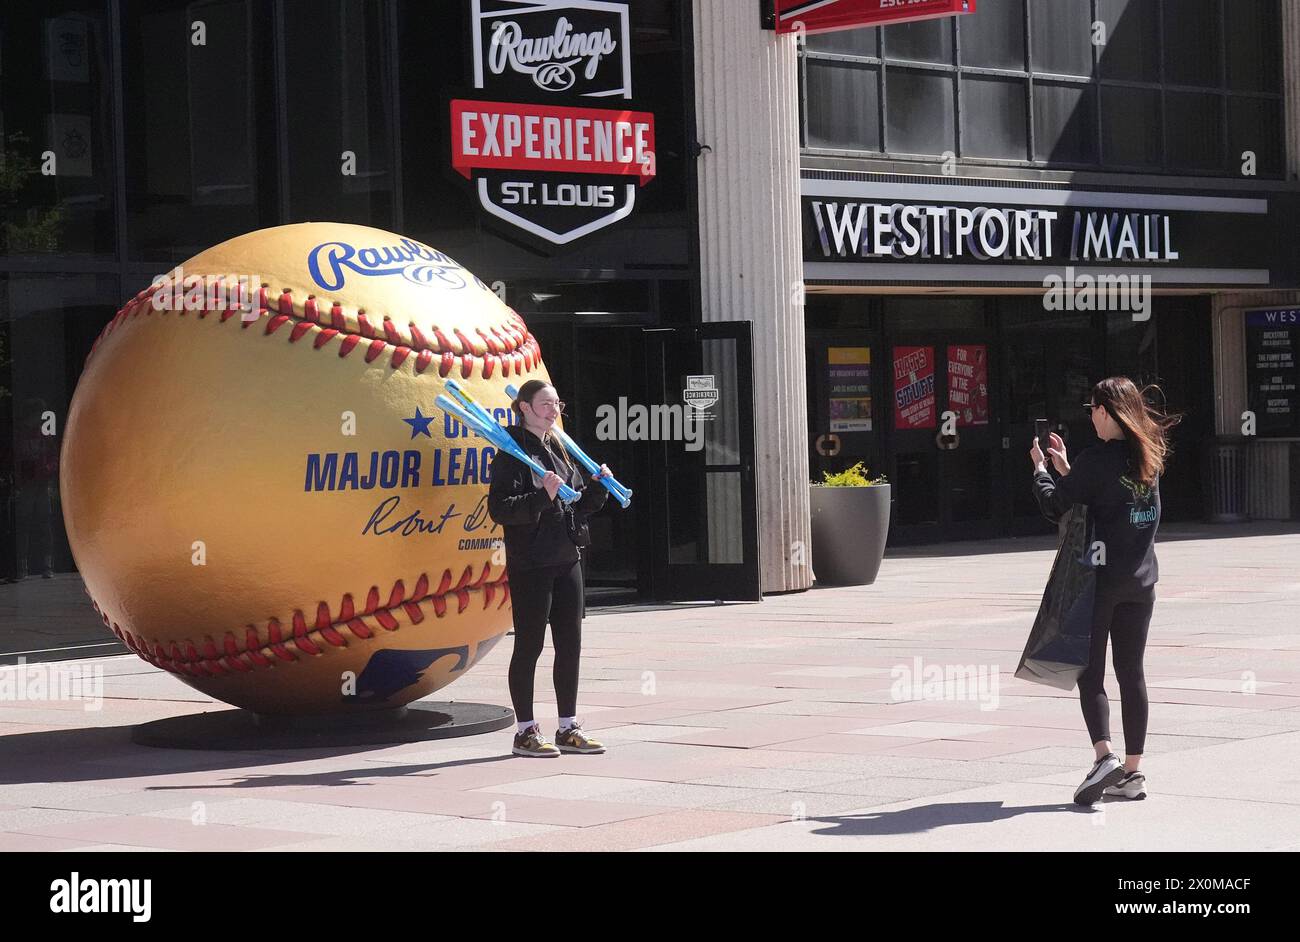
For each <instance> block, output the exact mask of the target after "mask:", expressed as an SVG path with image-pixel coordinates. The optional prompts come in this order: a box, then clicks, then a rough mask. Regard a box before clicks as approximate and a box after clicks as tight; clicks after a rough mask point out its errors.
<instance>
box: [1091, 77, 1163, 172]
mask: <svg viewBox="0 0 1300 942" xmlns="http://www.w3.org/2000/svg"><path fill="white" fill-rule="evenodd" d="M1160 128H1161V122H1160V92H1158V91H1155V90H1150V91H1147V90H1143V89H1136V88H1103V89H1102V90H1101V134H1102V140H1101V146H1102V155H1103V157H1104V159H1105V161H1106V163H1107V164H1115V165H1117V166H1123V167H1159V166H1160V162H1161V159H1160V157H1161V151H1162V149H1163V147H1164V138H1163V136H1162V134H1161V130H1160Z"/></svg>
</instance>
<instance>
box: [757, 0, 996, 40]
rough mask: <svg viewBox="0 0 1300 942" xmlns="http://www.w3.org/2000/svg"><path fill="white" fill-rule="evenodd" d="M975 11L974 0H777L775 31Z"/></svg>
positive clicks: (872, 23) (813, 30) (825, 30)
mask: <svg viewBox="0 0 1300 942" xmlns="http://www.w3.org/2000/svg"><path fill="white" fill-rule="evenodd" d="M974 12H975V0H776V31H777V32H778V33H800V32H802V33H805V34H807V33H829V32H833V31H835V30H839V29H857V28H858V27H860V26H887V25H889V24H891V23H911V22H913V21H915V20H932V19H935V18H936V17H940V16H959V15H961V14H963V13H974ZM800 24H802V25H800Z"/></svg>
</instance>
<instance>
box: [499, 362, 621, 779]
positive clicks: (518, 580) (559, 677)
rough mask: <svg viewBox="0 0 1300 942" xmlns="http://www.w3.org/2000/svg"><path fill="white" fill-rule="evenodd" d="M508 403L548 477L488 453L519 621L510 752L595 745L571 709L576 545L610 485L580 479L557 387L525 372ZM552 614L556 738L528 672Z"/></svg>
mask: <svg viewBox="0 0 1300 942" xmlns="http://www.w3.org/2000/svg"><path fill="white" fill-rule="evenodd" d="M511 409H512V410H513V411H514V413H515V415H516V416H517V417H518V419H519V422H518V424H516V425H512V426H510V427H509V429H508V430H507V431H508V432H509V434H510V437H511V438H513V439H514V440H515V442H516V443H517V444H518V445H519V446H520V447H521V448H523V450H524V451H525V452H526V453H527V454H528V455H529V457H531V458H532V459H533V460H534V461H536V462H537V463H538V464H540V465H541V466H542V467H543V468H546V469H548V470H547V472H546V476H545V477H543V478H541V479H538V478H536V477H535V476H534V474H533V471H532V470H531V469H530V468H529V467H528V466H527V465H525V464H524V463H523V462H522V461H520V460H519V459H517V458H515V457H513V456H511V455H508V454H506V453H505V452H503V451H499V452H497V454H496V457H494V458H493V459H492V483H491V486H490V487H489V489H488V515H489V516H491V518H492V519H493V521H495V522H496V523H498V524H500V525H501V527H502V529H503V531H504V539H505V548H506V569H507V571H508V572H509V573H510V601H511V608H512V613H513V618H514V626H515V648H514V653H513V654H512V655H511V657H510V699H511V700H512V701H513V704H514V708H515V719H516V720H517V721H518V728H517V730H516V733H515V740H514V745H513V747H512V749H511V751H512V752H513V753H514V754H515V755H520V756H532V757H537V758H550V757H554V756H558V755H559V754H560V753H561V752H577V753H601V752H604V751H605V747H604V746H603V745H601V744H600V743H599V742H597V741H596V740H595V739H592V738H591V737H589V736H587V735H586V734H585V733H584V732H583V731H582V727H581V726H580V725H579V723H578V717H577V713H578V662H579V659H580V658H581V655H582V611H583V601H582V595H583V587H582V562H581V556H582V553H581V550H580V547H581V546H585V545H586V544H587V541H588V538H587V525H586V518H587V516H588V515H590V514H593V513H595V512H596V511H598V510H600V508H601V507H603V506H604V504H605V497H606V494H607V493H608V492H607V491H606V490H605V488H604V487H600V486H597V487H587V486H586V483H585V482H584V481H583V475H582V473H581V472H580V471H579V470H578V469H577V468H576V467H574V465H573V463H572V462H570V461H569V456H568V454H567V453H566V452H565V449H564V446H563V444H562V443H561V442H560V441H559V440H558V439H557V437H556V436H555V434H554V432H553V429H554V428H555V423H556V421H557V420H558V419H559V417H560V413H562V412H563V411H564V403H563V402H561V401H560V398H559V396H558V395H557V394H556V392H555V387H554V386H551V385H549V384H547V383H544V382H542V381H541V380H537V379H533V380H529V381H528V382H526V383H524V385H523V386H521V387H520V389H519V395H518V397H517V398H516V399H515V401H514V402H513V403H511ZM609 475H610V470H609V468H607V467H605V466H604V465H601V466H600V473H599V474H595V475H592V480H593V481H596V480H598V479H599V478H601V477H608V476H609ZM562 484H568V485H569V486H570V487H571V488H573V489H574V490H576V491H580V492H581V496H580V498H579V499H578V500H577V501H575V502H574V504H573V505H572V506H567V507H566V506H565V505H564V503H563V502H562V501H560V500H559V499H558V498H557V496H556V495H557V493H558V492H559V489H560V485H562ZM548 621H549V622H550V625H551V641H552V642H553V643H554V645H555V666H554V670H553V675H552V676H553V679H554V682H555V698H556V701H557V702H556V706H557V707H558V708H559V713H560V725H559V729H558V730H557V731H556V733H555V742H554V743H552V742H550V741H549V740H548V739H547V738H546V737H545V736H544V735H543V734H542V730H541V727H540V726H539V725H538V724H537V723H536V721H534V719H533V680H534V677H535V675H536V673H537V659H538V658H539V657H540V656H541V653H542V645H543V643H544V642H545V640H546V624H547V622H548Z"/></svg>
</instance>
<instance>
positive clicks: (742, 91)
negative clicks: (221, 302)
mask: <svg viewBox="0 0 1300 942" xmlns="http://www.w3.org/2000/svg"><path fill="white" fill-rule="evenodd" d="M764 26H765V24H764V4H763V3H762V2H761V0H631V2H584V3H581V4H578V3H564V2H563V0H544V2H532V3H528V4H524V3H521V2H519V0H454V2H452V0H448V2H445V3H443V2H440V3H438V4H429V3H423V2H414V0H339V2H331V3H321V2H319V0H196V2H189V3H185V2H177V0H52V2H44V3H39V4H38V3H23V2H19V3H13V4H7V5H6V6H5V8H4V9H3V11H0V140H2V141H3V142H4V145H3V152H4V164H3V168H0V209H2V210H3V214H4V219H3V231H2V232H0V506H3V508H4V513H3V516H2V517H0V524H3V539H0V577H5V578H7V579H10V580H21V581H15V582H13V583H12V584H10V585H0V593H4V595H3V597H2V598H0V610H3V611H5V612H6V614H10V613H11V614H13V615H14V616H15V618H14V620H13V621H12V622H11V624H13V625H15V626H17V627H16V628H14V629H13V630H12V631H10V632H9V633H8V634H9V636H8V637H7V638H0V642H3V650H5V651H9V652H17V651H26V650H31V651H36V650H42V649H45V648H50V647H66V648H67V649H68V650H72V649H74V648H77V646H78V645H85V644H94V643H97V641H96V640H95V639H97V637H98V636H97V630H98V629H97V623H96V622H95V620H94V619H93V617H91V618H89V619H85V618H83V616H84V615H85V614H86V613H85V611H83V609H85V608H86V606H85V605H84V604H83V602H84V596H82V595H81V594H80V591H79V589H78V587H77V579H76V576H75V567H74V564H73V560H72V556H71V553H70V550H69V548H68V546H67V542H66V539H65V538H64V537H63V533H62V530H63V528H62V518H61V509H60V505H59V500H58V493H57V469H58V430H59V428H60V427H61V423H62V421H63V420H64V419H65V418H66V415H67V406H68V403H69V401H70V399H71V395H72V391H73V389H74V388H75V385H76V380H77V376H78V373H79V370H80V366H81V363H82V361H83V360H84V358H85V355H86V353H87V351H88V350H89V348H90V345H91V343H92V342H93V340H94V338H95V337H96V336H97V335H98V333H99V331H100V329H101V328H102V327H103V325H104V324H105V323H106V322H107V321H108V320H109V319H110V318H111V317H112V316H113V314H114V313H115V312H116V311H117V309H118V307H119V306H120V304H121V303H122V302H123V301H124V300H125V299H126V298H128V297H130V296H131V295H133V294H134V293H135V292H136V291H138V290H140V289H141V288H142V287H145V286H147V285H148V284H149V282H150V281H151V280H152V279H153V278H154V277H155V276H158V275H159V274H161V273H163V272H166V271H167V270H169V269H170V268H171V267H173V266H174V265H176V264H178V263H180V262H182V261H184V260H185V259H186V258H188V257H190V256H192V255H194V254H196V253H197V252H199V251H200V250H202V249H204V248H206V247H208V246H211V245H214V244H216V243H218V242H221V241H223V240H224V239H228V238H231V237H233V236H236V235H239V234H241V233H244V232H247V231H250V230H254V229H259V228H263V227H268V226H275V225H281V224H286V223H291V222H299V221H307V220H331V221H341V222H353V223H362V224H366V225H370V226H374V227H377V228H381V229H387V230H392V231H395V232H399V233H402V234H403V235H406V236H410V237H412V238H415V239H418V240H420V241H422V242H425V243H427V244H429V245H432V246H435V247H437V248H438V249H441V250H443V251H445V252H447V253H448V254H450V255H451V256H453V257H454V258H456V259H457V260H458V261H460V262H461V263H462V264H464V265H465V266H466V267H468V268H469V269H471V270H472V271H474V272H475V273H476V274H478V275H479V276H480V277H481V278H482V279H483V280H484V281H485V282H487V283H488V284H490V285H492V286H493V288H494V290H497V291H498V292H499V293H500V294H501V295H502V296H503V297H504V298H505V299H506V301H507V302H508V303H509V304H510V305H511V306H513V307H514V308H515V309H516V310H518V311H519V312H520V314H521V315H522V316H523V317H524V318H525V319H526V321H527V322H528V324H529V327H530V329H531V330H532V331H533V333H534V334H535V335H536V336H537V338H538V340H539V341H540V344H541V348H542V351H543V355H544V357H545V359H546V363H547V366H548V368H549V370H550V371H551V373H552V376H553V377H554V378H555V381H556V384H557V386H558V387H559V389H560V391H561V394H562V396H563V397H564V398H565V399H566V401H568V402H569V403H570V408H569V412H568V414H567V415H566V424H567V425H568V426H569V427H570V429H571V430H575V437H577V438H578V439H579V440H580V441H583V442H584V443H589V444H590V448H589V450H591V451H593V452H595V453H597V454H598V457H600V458H601V459H602V460H605V461H607V462H608V463H609V464H610V465H611V466H612V467H614V468H615V470H616V471H617V472H618V473H619V476H620V478H621V479H622V480H624V481H625V482H626V483H628V484H630V485H631V486H632V487H633V489H634V491H636V498H635V499H634V501H633V503H632V506H631V507H630V508H628V509H627V510H618V509H614V508H610V509H608V510H606V511H604V512H602V514H601V515H599V516H598V517H597V518H596V519H595V520H593V523H592V530H593V539H594V546H593V549H592V552H591V553H590V554H589V556H590V558H589V560H588V572H587V574H588V582H589V590H590V594H591V597H592V600H593V601H596V600H598V599H599V598H600V597H603V596H607V595H609V596H611V597H625V596H628V595H632V594H635V595H639V596H641V597H647V598H659V599H688V598H711V599H712V598H758V597H760V595H761V594H762V593H771V592H785V591H798V590H802V589H807V588H809V587H810V586H811V585H812V584H813V582H814V579H815V570H816V555H815V547H812V546H811V538H810V527H809V490H808V484H809V480H810V477H815V476H818V475H819V473H820V472H821V471H824V470H838V469H840V468H843V467H845V466H846V465H849V464H852V463H854V462H856V461H859V460H861V461H864V462H865V463H867V464H868V465H869V466H870V468H871V469H872V470H873V471H876V472H883V473H885V474H886V475H887V476H888V477H889V479H890V481H891V482H892V483H893V485H894V488H893V497H894V506H893V517H894V523H893V526H892V528H891V536H890V539H891V541H893V542H895V543H904V542H917V541H932V540H945V539H959V538H982V537H989V536H995V535H1004V534H1018V533H1033V532H1041V531H1042V530H1043V528H1044V526H1045V524H1044V523H1043V522H1042V521H1041V520H1038V519H1036V518H1035V516H1034V513H1033V508H1032V506H1031V504H1030V502H1029V496H1028V487H1027V483H1028V468H1027V461H1026V460H1025V451H1026V450H1027V448H1028V442H1029V436H1030V434H1031V431H1032V428H1033V424H1034V419H1036V418H1048V419H1049V420H1051V421H1052V422H1053V423H1054V424H1055V425H1056V427H1057V428H1058V429H1060V430H1061V432H1062V434H1063V435H1066V436H1068V437H1069V440H1070V443H1071V448H1072V449H1073V448H1077V447H1080V446H1082V445H1083V444H1086V442H1087V438H1088V435H1089V431H1088V427H1087V425H1086V422H1085V420H1084V417H1083V413H1082V410H1081V408H1080V402H1081V401H1082V399H1083V397H1084V396H1086V395H1087V390H1088V388H1089V387H1090V385H1091V383H1092V382H1095V381H1096V380H1097V379H1099V378H1101V377H1103V376H1106V375H1109V374H1112V373H1126V374H1128V375H1131V376H1133V377H1134V378H1136V379H1140V380H1143V381H1147V382H1158V383H1159V384H1160V386H1161V387H1162V389H1163V390H1164V395H1165V396H1166V399H1167V403H1168V405H1169V407H1170V408H1173V409H1176V410H1178V411H1181V412H1183V413H1185V415H1186V418H1185V420H1184V422H1183V424H1182V425H1181V426H1180V428H1179V431H1178V433H1177V434H1178V438H1177V439H1176V448H1177V452H1176V458H1175V460H1174V462H1173V464H1172V465H1171V467H1170V470H1169V475H1168V477H1167V479H1166V483H1165V501H1166V506H1167V508H1168V511H1167V512H1168V516H1169V518H1170V519H1203V518H1211V519H1233V518H1245V517H1248V516H1249V517H1256V518H1267V519H1296V518H1297V516H1300V495H1297V494H1296V493H1295V484H1294V480H1295V479H1296V478H1297V477H1300V476H1298V475H1296V474H1295V471H1294V468H1295V467H1296V466H1297V465H1300V455H1297V454H1296V451H1297V449H1296V443H1297V442H1300V426H1298V425H1297V422H1298V421H1300V419H1297V416H1298V415H1300V409H1297V407H1296V404H1295V397H1294V384H1295V369H1294V342H1295V337H1296V333H1297V331H1298V330H1300V327H1297V321H1296V308H1300V281H1298V280H1297V279H1298V278H1300V256H1298V254H1297V253H1298V251H1300V250H1298V249H1297V246H1300V239H1297V235H1298V234H1300V232H1298V231H1297V228H1298V226H1300V223H1297V221H1296V220H1297V219H1298V218H1300V214H1297V212H1296V210H1297V208H1300V207H1298V206H1297V194H1300V189H1298V185H1297V182H1296V181H1297V171H1298V170H1300V0H1233V3H1231V4H1228V3H1227V2H1226V0H1077V2H1076V0H1070V2H1068V3H1065V2H1060V0H997V2H991V3H985V4H981V5H980V8H979V10H978V12H977V13H976V14H975V15H972V16H967V17H960V18H956V19H945V20H933V21H928V22H923V23H916V24H910V25H904V26H892V27H887V28H884V29H859V30H852V31H847V32H839V33H830V34H825V35H814V36H810V37H806V38H804V37H800V36H790V35H777V34H776V33H775V32H774V31H772V30H771V29H767V28H764ZM542 40H547V41H549V42H552V43H553V44H557V45H553V46H552V47H550V48H549V52H548V47H547V46H546V45H545V44H544V43H542V42H541V41H542ZM534 41H537V42H534ZM558 44H567V45H558ZM559 52H564V53H566V55H568V58H567V59H566V57H565V55H559V54H558V53H559ZM573 61H578V62H579V66H578V68H576V69H574V68H571V62H573ZM566 62H568V63H570V65H566V64H565V63H566ZM584 116H585V117H584ZM578 120H582V121H589V122H590V124H588V125H583V128H584V130H583V131H581V133H582V134H587V133H588V131H589V132H590V134H591V136H592V137H591V141H590V142H588V143H587V144H580V143H577V142H576V141H575V142H566V141H562V140H561V138H560V137H559V136H558V135H560V134H561V133H568V132H565V131H563V129H564V128H570V127H576V124H573V123H572V122H576V121H578ZM530 121H531V122H535V123H533V124H531V125H530V124H529V122H530ZM512 122H514V124H512ZM512 126H513V127H516V128H529V127H534V128H536V129H538V131H537V133H538V134H539V135H541V136H540V137H539V138H538V140H539V141H541V142H542V143H538V144H536V146H535V147H534V146H533V145H530V144H529V142H528V141H527V140H526V139H524V138H523V137H520V138H519V139H517V140H515V141H513V142H512V141H511V140H510V138H509V133H508V132H505V131H502V130H501V129H503V128H510V127H512ZM547 128H554V129H555V134H556V135H557V136H556V137H555V138H554V140H553V141H551V142H550V143H546V141H545V133H548V132H546V129H547ZM601 133H604V134H605V135H606V137H605V138H604V140H603V142H602V140H601V139H600V134H601ZM488 140H490V141H491V144H490V145H489V144H487V143H485V142H487V141H488ZM496 148H503V149H504V151H505V152H506V153H505V155H504V156H503V155H502V152H500V151H498V150H497V149H496ZM551 148H553V151H554V152H553V153H552V149H551ZM602 148H603V149H604V153H603V156H602ZM533 151H536V153H533ZM516 152H517V153H516ZM511 153H516V156H515V157H511V156H510V154H511ZM624 158H626V159H624ZM584 161H585V163H584ZM602 161H603V162H602ZM620 161H622V164H623V165H622V166H619V163H620ZM629 162H635V163H636V165H637V167H636V168H633V169H634V170H635V172H634V173H633V174H632V175H631V176H629V175H628V171H629V169H630V168H629V166H628V165H627V164H628V163H629ZM1288 358H1289V359H1288ZM692 402H693V403H695V405H689V403H692ZM636 406H644V407H646V408H647V409H649V408H653V407H654V406H663V407H671V408H675V409H678V410H686V411H685V412H684V414H694V413H691V412H690V410H692V409H693V410H695V413H705V412H707V413H708V421H706V422H704V423H703V428H704V431H703V433H702V437H701V439H700V440H699V441H697V442H691V441H687V440H684V439H683V436H682V435H681V434H680V433H678V434H669V433H668V432H665V434H663V435H657V434H653V432H654V430H653V429H649V430H647V429H642V430H641V431H640V432H639V433H638V432H629V430H628V429H627V428H623V427H622V426H620V430H619V431H618V432H616V433H615V434H612V435H610V434H602V433H601V431H600V420H601V417H602V415H608V414H609V413H608V410H610V409H614V410H617V409H623V410H624V411H623V412H622V413H619V414H622V415H625V414H626V411H627V409H629V408H632V407H636ZM602 408H603V409H605V410H606V411H605V412H602ZM1243 414H1253V417H1254V421H1255V426H1254V427H1251V428H1250V429H1249V432H1250V433H1251V434H1244V433H1243V423H1244V422H1245V421H1246V420H1245V419H1244V418H1243ZM51 419H52V421H51ZM697 445H698V447H696V446H697ZM47 571H48V572H49V574H50V575H51V576H52V577H53V578H51V579H48V580H46V579H41V578H40V577H41V576H42V575H44V574H46V572H47ZM23 577H25V578H23ZM52 625H53V626H54V627H51V626H52Z"/></svg>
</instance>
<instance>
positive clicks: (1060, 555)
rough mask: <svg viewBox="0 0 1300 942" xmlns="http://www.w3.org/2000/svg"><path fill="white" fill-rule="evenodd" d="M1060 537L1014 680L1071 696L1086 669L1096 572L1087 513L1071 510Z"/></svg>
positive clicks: (1076, 507)
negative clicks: (1069, 693)
mask: <svg viewBox="0 0 1300 942" xmlns="http://www.w3.org/2000/svg"><path fill="white" fill-rule="evenodd" d="M1064 524H1065V525H1064V537H1063V538H1062V540H1061V545H1060V547H1059V548H1058V549H1057V551H1056V561H1055V562H1053V563H1052V574H1051V576H1049V577H1048V579H1047V589H1046V590H1045V591H1044V592H1043V601H1042V604H1041V605H1039V606H1038V617H1037V618H1035V619H1034V627H1033V628H1032V629H1031V630H1030V632H1029V641H1028V642H1027V643H1026V644H1025V653H1024V654H1022V655H1021V656H1020V666H1019V667H1017V668H1016V677H1018V678H1020V679H1021V680H1031V681H1033V682H1034V683H1038V684H1047V685H1048V686H1049V687H1057V688H1059V689H1061V690H1073V689H1074V685H1075V684H1076V683H1077V682H1078V680H1079V675H1080V674H1082V673H1083V672H1084V671H1085V670H1087V668H1088V662H1089V660H1090V659H1091V655H1090V651H1091V647H1092V608H1093V602H1094V601H1095V599H1096V596H1097V569H1096V567H1095V566H1094V565H1093V564H1092V526H1091V521H1090V520H1089V519H1088V508H1087V507H1085V506H1083V505H1082V504H1075V505H1074V507H1072V508H1071V509H1070V512H1069V514H1068V515H1067V516H1066V517H1065V521H1064Z"/></svg>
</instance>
